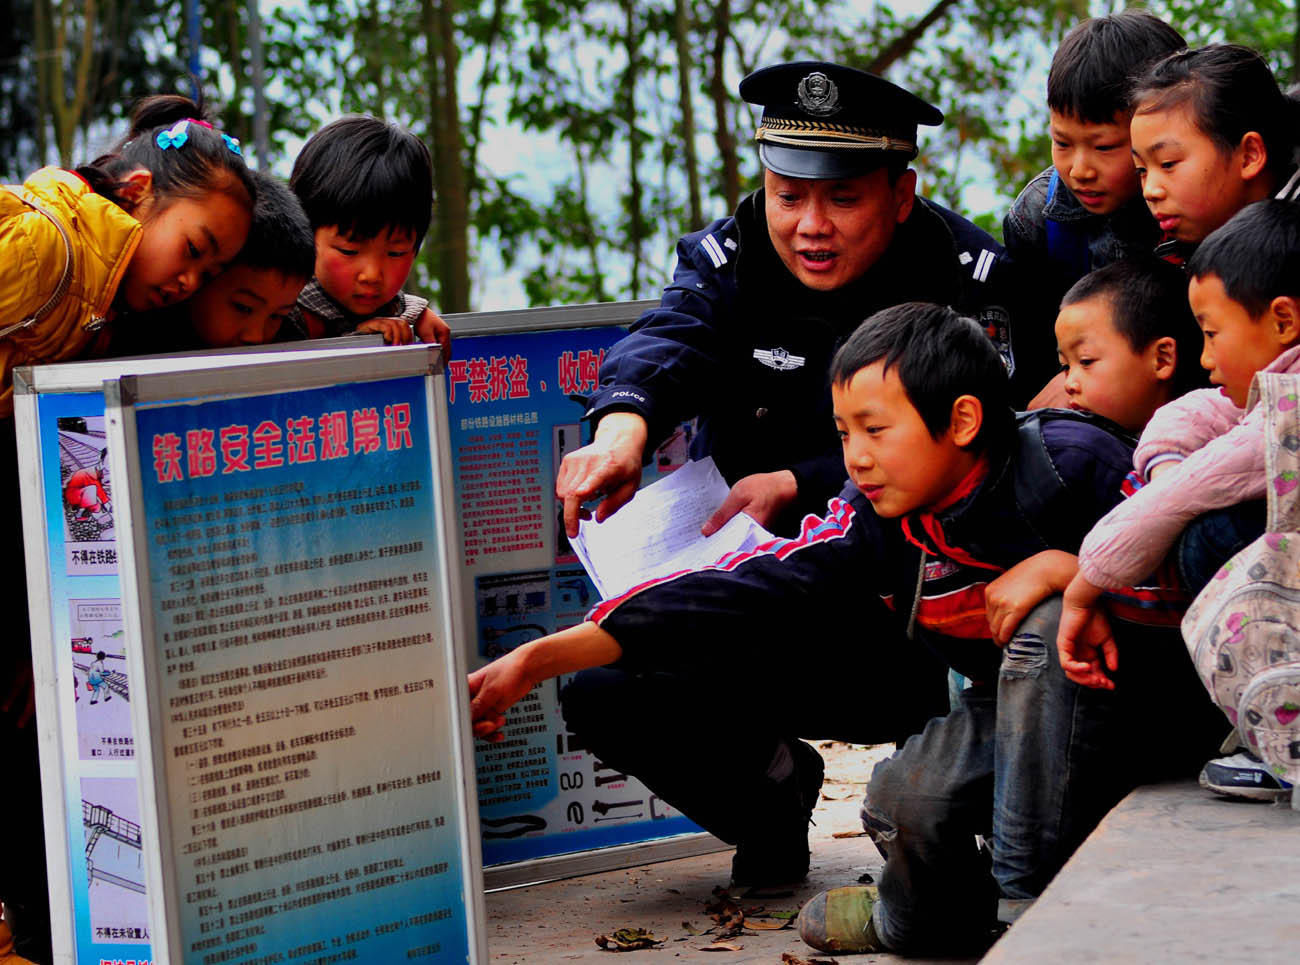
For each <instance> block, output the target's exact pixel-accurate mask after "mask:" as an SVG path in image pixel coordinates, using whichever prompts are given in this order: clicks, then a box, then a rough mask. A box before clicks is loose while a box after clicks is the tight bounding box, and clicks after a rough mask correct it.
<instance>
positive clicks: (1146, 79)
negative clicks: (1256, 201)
mask: <svg viewBox="0 0 1300 965" xmlns="http://www.w3.org/2000/svg"><path fill="white" fill-rule="evenodd" d="M1132 104H1133V112H1134V113H1135V114H1150V113H1154V112H1156V111H1168V110H1174V109H1176V108H1179V107H1183V106H1186V107H1188V108H1189V109H1190V110H1191V113H1192V119H1193V121H1194V122H1195V124H1196V126H1197V127H1198V128H1200V129H1201V130H1202V131H1203V132H1204V133H1205V134H1206V136H1207V137H1209V138H1210V139H1211V140H1213V141H1214V143H1215V144H1217V145H1218V146H1219V148H1220V149H1221V150H1222V151H1224V152H1225V153H1231V152H1232V151H1235V150H1236V149H1237V146H1238V145H1239V144H1240V143H1241V139H1242V137H1244V136H1245V135H1246V134H1247V133H1248V132H1249V131H1255V132H1256V133H1258V134H1259V136H1260V137H1261V138H1263V140H1264V147H1265V149H1266V150H1267V151H1268V171H1269V173H1270V174H1271V175H1272V177H1273V179H1274V181H1275V183H1276V184H1277V185H1281V183H1282V182H1283V181H1285V180H1286V173H1287V171H1288V170H1289V169H1290V168H1291V167H1292V166H1293V164H1294V157H1293V155H1294V153H1295V148H1296V144H1297V141H1300V102H1298V101H1296V100H1295V99H1293V98H1291V97H1289V96H1287V95H1286V94H1283V93H1282V91H1281V89H1280V88H1279V87H1278V85H1277V79H1276V78H1275V77H1274V76H1273V72H1272V71H1271V70H1269V67H1268V64H1267V63H1265V62H1264V58H1263V57H1261V56H1260V55H1259V54H1257V53H1256V52H1255V51H1253V50H1251V49H1250V48H1249V47H1243V46H1241V45H1240V44H1210V45H1209V46H1207V47H1199V48H1197V49H1196V50H1182V51H1178V52H1177V53H1173V54H1170V55H1169V56H1168V57H1166V58H1164V59H1163V60H1160V61H1157V62H1156V63H1155V64H1152V65H1151V67H1150V69H1148V70H1147V72H1146V73H1145V74H1144V75H1143V76H1142V77H1141V78H1140V79H1139V80H1138V82H1137V83H1136V84H1135V85H1134V89H1133V101H1132Z"/></svg>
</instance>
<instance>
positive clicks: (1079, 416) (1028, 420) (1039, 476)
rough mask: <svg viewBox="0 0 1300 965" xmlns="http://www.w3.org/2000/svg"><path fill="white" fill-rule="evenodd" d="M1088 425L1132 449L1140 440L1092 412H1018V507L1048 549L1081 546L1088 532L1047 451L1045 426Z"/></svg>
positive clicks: (1075, 501) (1016, 486) (1064, 410)
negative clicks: (1080, 423) (1057, 423)
mask: <svg viewBox="0 0 1300 965" xmlns="http://www.w3.org/2000/svg"><path fill="white" fill-rule="evenodd" d="M1061 421H1067V422H1086V423H1088V424H1089V425H1094V426H1096V427H1097V428H1099V429H1104V430H1105V431H1106V432H1109V433H1110V434H1111V435H1113V436H1115V437H1116V438H1117V439H1119V440H1121V441H1122V442H1124V443H1125V444H1126V445H1128V446H1130V447H1132V446H1136V445H1137V440H1136V439H1135V438H1133V436H1132V434H1130V433H1128V432H1126V431H1125V430H1124V429H1123V428H1122V427H1121V426H1118V425H1116V424H1115V423H1114V422H1111V421H1110V420H1109V419H1104V418H1102V417H1101V416H1099V415H1094V414H1093V413H1091V412H1076V411H1074V410H1073V409H1031V410H1030V411H1028V412H1017V413H1016V459H1015V462H1014V473H1015V476H1014V479H1013V484H1014V492H1015V497H1016V505H1017V506H1019V507H1020V511H1021V513H1023V515H1024V518H1025V521H1026V522H1027V523H1029V522H1030V521H1031V520H1032V521H1033V522H1032V523H1030V525H1031V526H1033V527H1034V529H1035V531H1036V532H1037V533H1038V535H1039V538H1041V539H1042V540H1043V543H1044V544H1045V545H1047V546H1063V545H1069V544H1070V543H1077V542H1078V541H1079V540H1080V539H1082V538H1083V535H1084V534H1085V533H1086V532H1087V530H1088V526H1087V525H1084V527H1083V529H1082V531H1080V525H1081V521H1080V519H1079V514H1078V512H1077V511H1076V509H1075V507H1076V503H1077V499H1076V497H1074V496H1072V495H1071V494H1070V492H1069V490H1068V489H1066V486H1065V481H1064V480H1063V479H1062V478H1061V475H1060V473H1059V472H1057V469H1056V463H1054V462H1053V461H1052V456H1051V453H1049V452H1048V451H1047V443H1046V442H1045V441H1044V439H1043V426H1044V425H1045V424H1047V423H1049V422H1061Z"/></svg>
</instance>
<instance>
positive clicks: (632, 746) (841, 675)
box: [557, 62, 1009, 885]
mask: <svg viewBox="0 0 1300 965" xmlns="http://www.w3.org/2000/svg"><path fill="white" fill-rule="evenodd" d="M740 93H741V96H742V97H744V98H745V100H747V101H749V102H750V103H753V104H758V105H761V106H762V108H763V115H762V120H761V122H760V124H759V128H758V132H757V134H756V136H755V139H756V140H757V142H758V149H759V158H760V160H761V161H762V163H763V167H764V173H763V188H762V190H760V191H757V192H755V193H754V194H753V195H751V196H750V197H748V198H746V199H745V200H744V201H743V202H742V203H741V205H740V207H739V208H738V209H737V211H736V214H735V215H734V216H733V217H731V218H727V219H725V220H722V221H717V222H714V223H713V224H712V225H710V226H709V227H708V228H706V229H705V230H703V231H700V232H697V233H695V234H692V235H688V236H687V237H686V238H683V239H682V241H681V242H680V243H679V245H678V248H677V253H678V266H677V270H676V273H675V275H674V278H673V281H672V284H671V285H669V287H668V288H667V289H666V291H665V292H664V296H663V299H662V301H661V303H660V305H659V307H658V308H655V309H653V310H651V311H649V312H647V313H646V314H645V315H644V316H642V318H640V319H639V320H638V321H637V323H636V324H635V325H634V326H633V331H632V333H631V334H629V335H628V336H627V337H626V338H625V339H623V340H622V341H620V342H619V343H618V344H617V345H615V347H614V348H613V349H612V350H611V352H610V353H609V354H608V355H607V356H606V360H605V363H604V365H603V366H602V368H601V384H600V387H599V390H598V391H597V392H596V394H595V395H594V397H593V398H592V400H591V406H590V413H589V414H590V416H591V418H593V419H594V420H597V428H596V433H595V437H594V439H593V441H592V443H591V444H590V445H588V446H586V447H585V448H583V449H579V450H577V451H575V452H573V453H571V454H570V455H569V456H567V457H566V458H565V459H564V462H563V464H562V466H561V469H560V473H559V477H558V480H557V489H558V494H559V496H560V497H561V498H562V499H563V500H564V504H565V505H564V512H565V523H566V526H567V527H568V529H569V532H570V533H576V530H577V524H578V514H579V508H580V506H581V504H582V503H583V502H584V501H586V500H588V499H590V498H592V497H593V496H595V495H596V494H598V493H603V494H604V499H603V500H602V502H601V503H600V504H599V506H598V507H597V511H596V516H597V518H598V519H601V518H604V517H606V516H608V515H609V514H610V513H612V512H614V511H615V510H616V509H617V508H618V507H619V506H620V505H622V504H623V503H625V502H626V501H627V500H628V499H629V498H631V496H632V493H633V492H634V491H635V488H636V485H637V482H638V481H639V479H640V475H641V466H642V460H643V458H645V455H646V453H647V452H648V451H649V449H650V447H652V445H653V444H655V443H657V442H659V440H661V439H662V438H664V437H665V436H666V435H667V434H668V433H669V432H670V431H671V430H672V429H673V427H674V426H675V425H676V424H677V423H678V422H680V421H681V420H682V419H685V418H689V417H691V416H698V417H699V422H700V432H699V433H698V435H697V437H696V440H695V442H694V444H693V455H695V456H697V457H699V456H704V455H712V456H713V457H714V459H715V460H716V462H717V464H718V467H719V469H720V470H721V472H722V474H723V476H724V477H725V478H726V479H727V480H728V482H730V483H731V484H732V490H731V493H730V495H729V496H728V499H727V501H726V504H725V505H724V506H723V507H722V508H721V509H720V510H719V511H718V513H716V514H715V515H714V517H713V518H712V519H711V520H710V521H709V524H708V525H707V527H706V529H708V530H712V529H716V528H717V527H718V526H721V525H722V523H723V522H725V521H726V519H728V518H730V517H731V516H732V515H734V514H735V513H736V512H739V511H744V512H746V513H748V514H749V515H751V516H753V517H755V518H756V519H758V520H759V522H762V523H765V524H768V525H769V526H772V525H773V523H774V522H775V523H776V525H775V526H774V527H773V528H775V529H778V531H779V530H781V529H788V528H791V526H792V521H793V520H796V519H797V518H798V515H797V514H799V513H802V512H804V511H816V512H821V511H824V509H825V506H826V499H827V498H829V497H831V496H834V495H836V494H837V493H838V492H839V491H840V489H841V488H842V486H843V484H844V482H845V478H846V473H845V469H844V463H843V457H842V455H841V452H840V445H839V440H838V436H837V434H836V432H835V429H834V423H833V419H832V416H831V406H830V390H829V386H828V384H827V376H826V373H827V370H828V367H829V362H830V358H831V356H832V355H833V353H834V351H835V349H836V348H837V347H838V345H839V343H840V342H841V341H842V340H843V339H845V338H847V337H848V336H849V334H851V333H852V331H853V330H854V329H855V328H856V327H857V326H858V324H859V323H860V322H861V321H862V320H863V319H864V318H866V317H868V316H869V315H871V314H873V313H874V312H876V311H877V310H879V309H881V308H885V307H888V306H890V305H894V304H898V303H901V302H905V301H912V300H926V301H935V302H942V303H947V304H951V305H954V306H956V307H959V308H961V309H962V310H964V311H965V312H966V313H967V314H972V315H978V316H979V317H981V318H982V320H983V321H984V322H985V324H986V326H988V327H989V328H990V329H991V330H992V334H994V335H996V336H998V337H999V338H1001V339H1002V340H1003V343H1002V344H1003V345H1005V336H1006V328H1007V326H1006V324H1005V314H1004V313H1002V312H1001V311H1000V310H999V309H997V308H986V307H985V306H986V305H988V304H990V303H991V302H994V301H995V300H994V299H992V297H991V295H990V293H989V288H990V282H991V281H992V278H993V272H994V267H995V265H996V263H997V261H998V259H999V256H1000V254H1001V249H1000V248H999V246H998V245H997V244H996V243H995V242H994V241H993V240H992V239H991V238H990V237H989V236H988V235H987V234H985V233H984V232H983V231H980V230H979V229H978V228H976V227H974V226H973V225H971V224H970V223H969V222H967V221H965V220H963V219H962V218H960V217H958V216H957V215H955V214H953V213H952V212H950V211H946V210H944V209H943V208H941V207H940V206H938V205H936V204H933V203H931V202H928V201H926V200H924V199H922V198H918V197H917V196H916V193H915V192H916V173H915V172H914V171H912V170H910V169H909V167H908V164H909V162H910V161H911V160H912V158H914V157H915V156H916V153H917V148H916V130H917V126H918V125H935V124H938V123H939V122H940V121H941V120H942V115H941V114H940V112H939V111H938V110H936V109H935V108H934V107H932V106H931V105H929V104H927V103H926V102H925V101H923V100H921V99H920V98H918V97H916V96H914V95H912V94H911V93H909V92H907V91H905V90H903V89H902V88H900V87H897V86H895V85H894V84H891V83H889V82H888V81H885V80H883V79H881V78H879V77H876V76H874V75H871V74H867V73H863V72H862V71H858V70H853V69H851V68H848V67H842V66H839V65H837V64H829V63H820V62H809V63H791V64H781V65H778V66H775V67H768V68H766V69H763V70H759V71H757V72H755V73H753V74H751V75H750V76H748V77H746V78H745V80H744V81H743V82H742V83H741V85H740ZM1004 358H1007V359H1009V351H1004ZM857 606H858V611H857V613H858V617H859V619H858V620H857V624H858V625H859V626H863V627H864V628H866V632H864V633H863V635H862V637H861V639H846V640H845V642H844V645H843V646H842V647H841V648H840V650H839V651H838V652H837V653H836V657H835V659H834V660H833V661H829V663H830V664H832V665H829V666H827V665H822V666H816V665H809V662H807V661H801V660H800V659H799V656H798V653H799V651H798V647H799V642H800V641H797V640H792V641H790V654H791V659H790V660H788V661H782V663H781V665H780V666H748V665H745V666H738V667H736V669H735V673H734V675H733V676H732V678H731V679H728V680H697V679H693V678H690V677H689V676H688V675H685V674H666V673H661V674H634V673H630V672H625V671H623V670H621V669H619V668H617V667H612V668H601V669H596V670H587V671H584V672H582V673H580V674H578V676H577V677H576V678H575V679H574V680H573V682H572V683H570V684H569V685H568V686H567V687H566V688H565V690H564V691H563V693H562V696H561V701H562V706H563V710H564V715H565V720H566V721H567V723H568V725H569V727H570V729H571V730H572V731H573V732H574V733H575V734H576V735H577V737H578V739H579V740H580V741H581V742H582V743H583V745H584V746H586V747H587V748H589V749H590V750H591V751H592V752H593V753H594V754H596V755H597V756H598V757H599V758H600V759H601V760H602V761H603V762H605V763H606V764H607V765H608V766H612V767H617V768H619V769H620V770H623V771H624V772H625V773H630V774H635V775H637V777H639V778H641V779H642V780H643V781H644V782H645V783H646V784H647V785H648V786H649V787H650V788H651V789H652V790H653V791H654V792H655V793H656V794H658V795H659V796H660V797H662V798H664V799H665V800H667V801H668V802H669V803H671V804H673V805H675V806H677V807H678V808H680V809H681V810H682V811H683V812H685V813H686V814H687V815H688V816H689V817H691V818H692V819H694V820H695V821H696V822H697V823H699V824H701V825H702V826H704V827H705V828H706V829H708V830H709V831H712V832H713V833H714V834H716V835H717V836H719V837H721V838H722V839H723V840H726V841H729V842H732V843H734V844H736V845H737V850H736V855H735V858H734V859H733V862H732V878H733V883H735V884H738V885H739V884H744V885H772V884H780V883H786V882H790V881H793V880H797V879H799V878H802V877H803V876H804V874H805V873H806V872H807V869H808V859H809V854H808V835H807V832H808V818H809V815H810V813H811V811H812V808H813V805H814V804H815V803H816V801H817V799H818V796H819V793H820V789H821V783H822V774H823V766H822V760H821V758H820V756H819V755H818V754H817V752H816V751H815V750H814V749H813V748H812V747H811V746H810V745H808V744H807V743H805V742H804V741H802V740H799V739H797V738H799V737H800V736H814V737H837V738H842V739H847V740H854V741H858V742H861V743H883V742H886V741H890V740H898V739H901V738H903V737H905V736H907V735H909V734H910V733H913V732H915V731H916V730H919V728H920V726H921V725H922V724H923V723H924V721H925V720H927V719H928V718H930V717H932V716H935V715H937V714H940V713H943V712H944V711H945V710H946V706H947V700H946V693H947V691H946V687H945V678H944V675H943V672H942V670H941V669H939V668H938V667H937V665H936V664H935V663H934V662H932V661H930V660H929V659H928V658H927V657H926V655H925V654H924V652H923V648H921V647H917V648H912V649H909V648H892V647H891V648H877V647H873V646H872V645H871V644H872V630H871V628H873V627H874V626H875V625H876V623H877V622H878V621H887V620H890V619H892V617H891V616H890V615H889V614H888V613H887V612H886V611H885V609H884V607H883V606H882V605H881V604H880V602H879V601H873V600H870V599H863V600H861V601H860V602H857ZM800 618H801V621H802V625H803V626H804V627H805V628H806V632H807V634H808V635H809V638H810V639H827V638H832V636H833V635H834V634H835V633H836V632H837V630H836V628H835V627H834V626H833V625H832V624H833V617H832V615H828V614H822V613H808V614H801V615H800ZM842 636H843V635H842V634H840V636H835V637H834V639H837V640H838V639H840V638H841V637H842ZM768 652H770V650H769V651H768Z"/></svg>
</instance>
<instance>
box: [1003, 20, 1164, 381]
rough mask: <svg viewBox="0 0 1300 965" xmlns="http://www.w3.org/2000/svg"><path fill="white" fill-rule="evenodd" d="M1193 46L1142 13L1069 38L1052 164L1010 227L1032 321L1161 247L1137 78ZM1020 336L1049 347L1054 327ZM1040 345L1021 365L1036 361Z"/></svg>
mask: <svg viewBox="0 0 1300 965" xmlns="http://www.w3.org/2000/svg"><path fill="white" fill-rule="evenodd" d="M1186 46H1187V44H1186V41H1184V40H1183V38H1182V36H1181V35H1180V34H1179V33H1178V31H1177V30H1175V29H1174V28H1173V27H1171V26H1170V25H1169V24H1167V23H1165V22H1164V21H1163V20H1160V19H1159V18H1158V17H1154V16H1152V15H1151V14H1149V13H1146V12H1144V11H1141V10H1125V11H1123V12H1121V13H1117V14H1112V15H1110V16H1106V17H1094V18H1092V19H1090V20H1085V21H1083V22H1082V23H1080V24H1078V25H1077V26H1075V27H1074V28H1073V29H1072V30H1071V31H1070V32H1069V33H1068V34H1066V36H1065V39H1064V40H1062V41H1061V44H1060V46H1059V47H1058V48H1057V50H1056V53H1055V54H1054V55H1053V57H1052V66H1051V69H1050V72H1049V73H1048V78H1047V108H1048V116H1049V127H1048V133H1049V136H1050V137H1051V141H1052V165H1053V166H1052V167H1050V168H1048V169H1047V170H1046V171H1044V172H1042V173H1041V174H1039V175H1038V176H1037V177H1035V178H1034V179H1033V180H1032V181H1030V182H1029V184H1027V185H1026V186H1025V188H1024V190H1022V191H1021V192H1020V196H1019V197H1017V198H1016V200H1015V202H1014V203H1013V204H1012V206H1011V210H1010V211H1008V212H1007V215H1006V217H1005V218H1004V219H1003V222H1002V233H1003V238H1004V242H1005V244H1006V247H1007V253H1008V255H1010V256H1011V259H1012V262H1013V263H1014V264H1015V266H1016V270H1017V271H1018V272H1019V273H1020V276H1021V277H1022V279H1023V283H1024V284H1025V286H1026V287H1027V290H1028V292H1029V295H1028V296H1027V298H1026V304H1025V312H1024V315H1025V316H1026V317H1028V318H1030V319H1032V318H1033V317H1034V316H1039V317H1040V318H1042V320H1043V321H1044V322H1045V321H1046V320H1047V319H1049V318H1052V317H1054V316H1055V314H1056V307H1057V305H1058V304H1059V303H1060V299H1061V296H1062V295H1063V294H1064V293H1065V291H1066V289H1068V288H1069V287H1070V285H1072V284H1073V283H1074V282H1075V281H1077V280H1078V279H1079V278H1081V277H1082V276H1083V275H1085V274H1087V273H1088V272H1089V271H1091V270H1092V269H1094V268H1101V267H1103V266H1105V265H1108V264H1110V263H1112V262H1115V261H1119V260H1121V259H1124V258H1130V257H1133V256H1135V255H1146V254H1150V252H1151V251H1152V249H1153V248H1154V247H1155V245H1156V243H1157V242H1158V241H1159V240H1160V230H1159V227H1158V226H1157V225H1156V223H1155V221H1154V219H1153V218H1152V217H1151V214H1150V212H1148V211H1147V207H1146V203H1145V202H1144V201H1143V199H1142V192H1141V185H1140V184H1139V182H1138V177H1137V171H1136V169H1135V168H1134V167H1133V160H1132V157H1131V154H1130V151H1129V133H1128V129H1129V119H1130V116H1131V109H1130V107H1129V94H1130V90H1131V86H1132V81H1133V78H1134V75H1135V74H1137V73H1138V72H1140V71H1141V70H1142V69H1143V68H1145V67H1147V66H1148V65H1150V64H1151V63H1153V62H1155V61H1156V60H1159V59H1161V58H1162V57H1164V56H1166V55H1167V54H1170V53H1173V52H1174V51H1176V50H1181V49H1183V48H1184V47H1186ZM1022 329H1027V331H1024V332H1022V333H1021V334H1022V337H1024V338H1027V339H1031V340H1033V341H1034V342H1037V340H1038V339H1041V340H1042V342H1043V346H1042V347H1043V348H1046V346H1047V345H1048V344H1049V343H1050V331H1048V330H1047V326H1046V325H1044V326H1042V328H1041V329H1035V328H1034V326H1032V325H1030V326H1022ZM1035 336H1037V337H1038V338H1035ZM1036 347H1038V346H1037V345H1033V346H1031V347H1029V348H1027V349H1023V350H1021V351H1019V352H1018V353H1017V358H1018V359H1021V360H1023V359H1025V358H1037V357H1038V354H1039V353H1037V352H1034V351H1033V349H1034V348H1036ZM1048 357H1049V358H1050V355H1049V356H1048ZM1050 374H1051V373H1050V371H1048V372H1045V373H1044V378H1043V380H1042V382H1043V383H1046V382H1047V379H1048V377H1050Z"/></svg>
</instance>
